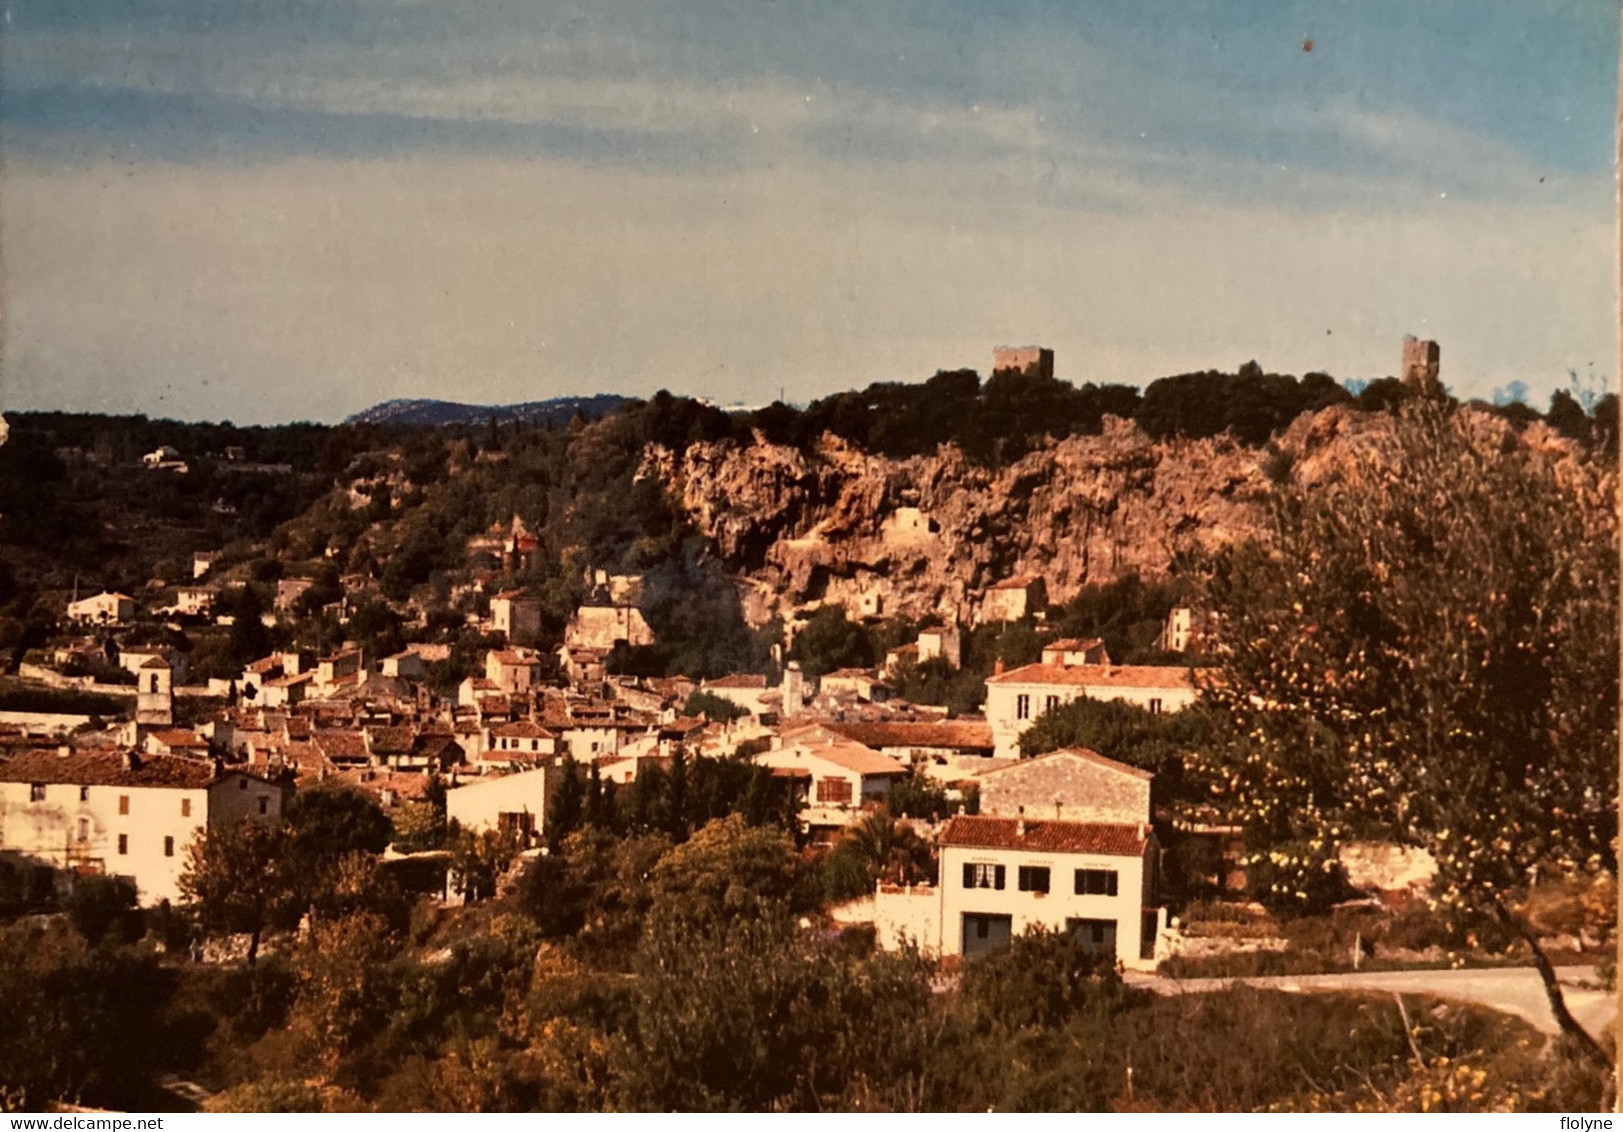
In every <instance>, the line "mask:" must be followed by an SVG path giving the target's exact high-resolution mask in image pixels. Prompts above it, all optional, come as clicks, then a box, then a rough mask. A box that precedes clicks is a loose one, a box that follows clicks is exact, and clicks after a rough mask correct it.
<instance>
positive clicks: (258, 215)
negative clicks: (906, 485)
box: [0, 0, 1620, 424]
mask: <svg viewBox="0 0 1623 1132" xmlns="http://www.w3.org/2000/svg"><path fill="white" fill-rule="evenodd" d="M1619 39H1620V29H1619V6H1618V4H1617V3H1616V2H1615V0H1548V2H1542V3H1541V2H1537V0H1425V2H1424V3H1415V2H1414V0H1359V2H1358V3H1356V4H1348V3H1346V2H1345V0H1311V2H1310V0H1300V2H1289V0H1211V2H1200V0H1178V2H1173V0H1133V2H1132V3H1120V2H1115V0H1030V2H1012V0H1011V2H999V0H894V2H890V0H817V2H815V3H789V2H787V0H658V2H653V0H644V2H640V3H627V2H621V0H582V2H579V3H570V2H551V0H455V2H451V0H446V2H426V0H253V2H251V3H250V2H248V0H0V267H3V271H0V313H3V321H0V407H3V408H7V409H35V408H52V409H67V410H83V411H99V412H142V413H146V414H148V415H151V416H171V417H179V418H182V419H190V420H205V419H208V420H221V419H226V420H233V421H235V422H237V423H239V424H243V423H274V422H279V421H287V420H338V419H341V418H342V417H344V416H345V415H347V414H349V413H352V412H355V411H357V410H359V409H362V408H365V407H367V406H369V405H372V404H375V403H377V402H379V401H383V400H387V399H390V398H397V397H438V398H443V399H448V400H460V401H469V402H476V403H510V402H516V401H529V400H540V399H544V398H547V397H555V396H565V395H573V394H584V393H596V392H615V393H625V394H630V395H636V396H646V395H648V394H651V393H653V392H654V391H656V390H659V389H662V388H663V389H669V390H671V391H672V392H676V393H687V394H691V395H696V396H704V397H708V398H711V399H712V400H715V401H717V402H719V403H723V404H728V403H746V404H759V403H764V402H767V401H771V400H773V399H775V398H777V397H779V396H780V395H781V396H784V397H786V398H787V399H788V400H790V401H792V402H806V401H809V400H811V399H813V398H815V397H817V396H820V395H823V394H827V393H831V392H835V391H838V390H842V389H851V388H860V387H861V386H864V385H866V384H868V383H870V382H874V381H897V380H901V381H920V380H923V379H925V378H927V377H928V376H930V375H931V374H932V373H934V372H936V371H937V370H940V369H957V368H974V369H978V370H980V371H981V372H982V373H983V374H984V373H986V372H987V371H988V370H989V369H990V365H991V357H992V350H993V348H994V347H995V346H998V345H1027V344H1040V345H1043V346H1048V347H1050V348H1052V349H1054V350H1055V352H1056V373H1057V375H1058V376H1060V377H1062V378H1065V379H1067V380H1070V381H1073V382H1077V383H1080V382H1084V381H1095V382H1126V383H1129V384H1134V385H1140V386H1143V385H1147V384H1148V383H1149V382H1150V381H1153V380H1154V379H1155V378H1157V377H1161V376H1165V375H1168V374H1174V373H1183V372H1188V371H1191V370H1200V369H1208V368H1221V369H1226V370H1233V369H1234V368H1235V367H1237V366H1238V365H1239V364H1240V363H1242V362H1245V361H1247V360H1251V359H1255V360H1257V361H1258V362H1260V363H1261V364H1262V365H1263V366H1264V367H1265V368H1266V369H1267V370H1269V371H1271V372H1282V373H1306V372H1310V371H1315V370H1318V371H1324V372H1328V373H1331V374H1333V375H1334V376H1336V377H1337V378H1339V379H1344V380H1345V379H1368V378H1373V377H1379V376H1383V375H1387V374H1392V373H1395V372H1396V371H1397V369H1398V363H1399V356H1400V352H1401V341H1402V337H1403V335H1405V334H1415V335H1418V336H1420V337H1425V338H1434V339H1436V340H1438V341H1439V342H1440V343H1441V346H1442V376H1443V380H1444V382H1445V383H1446V384H1448V385H1449V386H1450V387H1451V388H1452V390H1453V391H1454V392H1455V393H1456V395H1460V396H1463V397H1475V396H1483V397H1486V396H1491V395H1492V394H1493V392H1494V391H1495V390H1504V389H1507V388H1511V387H1512V383H1514V382H1522V383H1523V385H1524V386H1525V388H1526V390H1527V398H1528V400H1529V402H1530V403H1532V404H1533V405H1534V406H1535V407H1538V408H1543V407H1545V406H1546V405H1547V404H1548V400H1549V395H1550V393H1551V392H1552V391H1553V390H1554V389H1556V388H1560V387H1565V386H1567V385H1568V384H1569V382H1570V380H1571V377H1570V375H1571V374H1573V373H1576V374H1577V377H1578V379H1579V381H1581V382H1584V383H1588V384H1589V385H1590V386H1592V387H1600V386H1607V387H1609V386H1610V385H1611V384H1613V383H1614V382H1615V381H1616V378H1617V364H1618V363H1617V356H1618V348H1617V326H1618V314H1617V295H1616V281H1617V275H1618V271H1617V259H1616V257H1617V252H1618V237H1617V231H1616V221H1617V204H1616V195H1615V194H1616V180H1615V176H1614V148H1615V137H1616V129H1617V92H1618V74H1617V67H1618V45H1619Z"/></svg>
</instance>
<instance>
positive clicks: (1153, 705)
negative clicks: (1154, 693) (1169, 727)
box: [1150, 700, 1161, 715]
mask: <svg viewBox="0 0 1623 1132" xmlns="http://www.w3.org/2000/svg"><path fill="white" fill-rule="evenodd" d="M1150 714H1151V715H1160V714H1161V701H1160V700H1151V701H1150Z"/></svg>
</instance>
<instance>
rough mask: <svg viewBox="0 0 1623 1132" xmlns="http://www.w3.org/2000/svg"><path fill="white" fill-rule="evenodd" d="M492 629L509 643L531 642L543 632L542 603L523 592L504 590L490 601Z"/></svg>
mask: <svg viewBox="0 0 1623 1132" xmlns="http://www.w3.org/2000/svg"><path fill="white" fill-rule="evenodd" d="M490 627H491V629H492V630H493V631H495V632H497V633H501V634H503V635H504V636H506V637H507V640H508V642H509V643H512V642H514V641H517V640H520V639H521V638H522V639H523V640H526V641H529V640H530V639H531V638H533V637H534V636H535V635H536V634H537V633H539V632H541V602H540V601H539V600H537V599H536V598H533V597H525V596H524V592H523V591H522V590H503V591H502V592H501V593H499V594H497V595H496V596H495V597H493V598H491V599H490Z"/></svg>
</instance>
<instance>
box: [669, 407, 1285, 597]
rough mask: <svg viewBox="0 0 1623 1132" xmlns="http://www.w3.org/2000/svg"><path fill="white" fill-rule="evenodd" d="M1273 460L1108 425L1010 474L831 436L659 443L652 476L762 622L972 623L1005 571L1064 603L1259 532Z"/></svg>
mask: <svg viewBox="0 0 1623 1132" xmlns="http://www.w3.org/2000/svg"><path fill="white" fill-rule="evenodd" d="M1268 458H1269V456H1268V454H1267V453H1265V452H1259V451H1258V450H1255V449H1248V448H1245V447H1243V446H1241V445H1239V444H1236V443H1234V442H1232V441H1230V440H1227V439H1215V440H1200V441H1182V442H1175V443H1160V442H1156V441H1153V440H1151V439H1150V438H1148V437H1147V436H1145V435H1144V434H1143V433H1142V432H1140V431H1139V430H1138V428H1137V427H1136V426H1135V425H1133V424H1131V423H1130V422H1124V421H1117V420H1114V419H1110V420H1108V421H1107V427H1106V429H1105V431H1104V433H1103V435H1100V436H1084V437H1071V438H1069V439H1066V440H1062V441H1057V442H1050V443H1048V444H1047V445H1045V446H1043V447H1042V448H1039V449H1038V450H1036V451H1034V452H1031V453H1030V454H1028V455H1027V456H1025V457H1024V458H1022V459H1021V460H1019V461H1017V462H1015V463H1013V464H1011V465H1009V466H1008V467H1006V468H1002V469H988V468H984V467H979V466H977V465H974V464H972V463H970V462H969V461H967V460H966V459H965V458H964V457H963V455H962V454H961V453H959V452H958V451H957V450H956V449H953V448H950V447H946V448H942V449H941V450H940V451H938V452H937V453H936V454H935V455H931V456H921V457H915V458H912V459H908V460H888V459H885V458H883V457H878V456H870V455H867V454H865V453H863V452H861V451H859V450H857V449H855V448H852V447H851V446H849V445H847V444H845V443H844V442H842V441H840V440H839V439H837V438H835V437H833V436H825V437H824V439H823V442H822V443H821V445H820V446H819V447H818V449H817V451H815V452H814V453H812V454H811V455H809V456H808V455H806V454H803V453H802V452H800V451H799V450H796V449H793V448H786V447H782V446H778V445H772V444H768V443H765V442H763V441H762V440H760V438H759V437H758V438H757V440H756V442H755V443H754V444H751V445H749V446H744V447H741V446H738V445H736V444H732V443H726V442H724V443H720V444H695V445H692V446H690V447H689V448H688V449H687V450H686V451H684V452H680V453H678V452H673V451H671V450H669V449H663V448H653V449H650V450H649V452H648V455H647V458H646V460H645V464H644V469H643V470H644V473H645V474H653V475H657V476H659V477H660V478H661V479H662V480H663V481H664V482H665V483H666V484H667V485H669V487H670V489H671V491H672V493H673V495H674V496H675V497H676V498H677V499H679V500H680V502H681V505H682V507H683V509H684V510H685V512H686V513H687V515H688V518H689V520H690V521H691V522H692V523H693V525H694V527H695V528H696V529H697V530H698V531H700V532H701V533H702V534H704V535H705V536H706V537H708V538H709V539H710V540H711V541H712V544H713V545H714V547H715V549H716V551H717V552H718V553H719V554H720V556H721V557H722V559H723V561H724V562H725V563H726V565H727V567H728V569H729V570H731V571H733V572H734V573H735V574H737V575H738V576H739V578H740V580H741V588H742V590H743V593H744V604H745V612H746V616H747V617H748V618H749V619H750V621H751V622H753V623H757V624H759V623H762V622H764V621H766V620H768V619H770V618H771V617H773V616H775V615H778V614H780V613H783V612H787V611H788V610H789V609H792V608H795V607H798V606H801V605H804V604H806V603H808V602H813V601H818V600H823V601H829V602H843V603H844V604H845V605H846V607H847V609H849V610H851V611H853V612H857V611H860V612H863V613H868V614H875V613H878V614H883V615H885V616H893V615H894V616H907V617H914V618H918V617H923V616H925V615H928V614H940V615H943V616H946V617H948V618H949V619H956V620H958V621H960V622H963V623H972V622H973V620H974V615H975V611H976V610H977V609H978V606H979V597H980V594H981V592H982V591H983V590H984V589H985V588H986V587H987V586H989V585H991V584H993V583H995V582H998V581H1001V580H1004V579H1007V578H1010V577H1014V576H1018V575H1027V574H1030V575H1037V576H1040V577H1041V578H1043V579H1044V580H1045V582H1046V583H1047V587H1048V593H1049V597H1050V599H1051V600H1053V601H1064V600H1066V599H1067V598H1069V597H1070V596H1071V595H1073V594H1074V593H1075V592H1076V591H1077V590H1078V589H1079V588H1080V587H1082V586H1083V585H1085V584H1087V583H1089V582H1100V581H1108V580H1110V579H1112V578H1115V577H1118V576H1120V575H1122V574H1126V573H1133V572H1136V573H1138V574H1140V575H1142V576H1145V577H1150V576H1155V575H1160V574H1164V573H1165V572H1166V570H1167V568H1168V566H1169V564H1170V563H1171V561H1172V558H1173V555H1174V554H1176V553H1177V552H1178V551H1179V550H1181V549H1184V548H1186V547H1190V546H1194V545H1204V544H1210V543H1212V542H1214V541H1222V540H1226V539H1231V538H1234V537H1236V536H1238V535H1243V534H1245V533H1247V532H1249V531H1250V530H1252V529H1254V527H1255V523H1256V516H1257V507H1258V504H1259V502H1260V500H1261V498H1262V496H1263V494H1264V493H1265V491H1266V488H1267V481H1266V476H1265V475H1264V471H1263V467H1262V465H1263V462H1264V461H1265V460H1266V459H1268Z"/></svg>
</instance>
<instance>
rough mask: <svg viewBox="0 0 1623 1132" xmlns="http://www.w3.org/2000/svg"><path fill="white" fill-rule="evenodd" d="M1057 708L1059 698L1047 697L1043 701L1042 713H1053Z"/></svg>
mask: <svg viewBox="0 0 1623 1132" xmlns="http://www.w3.org/2000/svg"><path fill="white" fill-rule="evenodd" d="M1057 707H1059V697H1058V696H1049V697H1048V698H1047V699H1045V700H1044V701H1043V710H1044V711H1053V710H1054V709H1055V708H1057Z"/></svg>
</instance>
